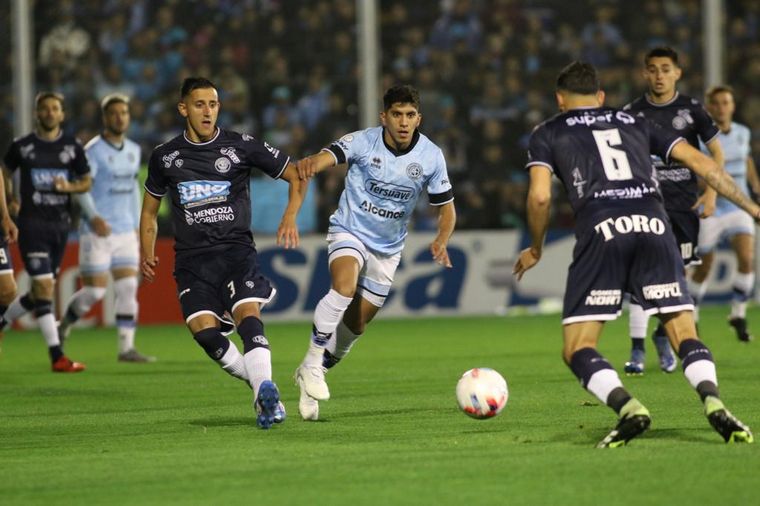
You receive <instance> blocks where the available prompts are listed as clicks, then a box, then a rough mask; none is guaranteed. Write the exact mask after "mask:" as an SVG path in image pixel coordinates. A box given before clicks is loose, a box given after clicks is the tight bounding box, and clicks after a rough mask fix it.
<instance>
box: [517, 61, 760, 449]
mask: <svg viewBox="0 0 760 506" xmlns="http://www.w3.org/2000/svg"><path fill="white" fill-rule="evenodd" d="M557 102H558V104H559V108H560V110H561V111H563V112H562V113H561V114H559V115H557V116H555V117H554V118H552V119H551V120H549V121H547V122H545V123H543V124H541V125H539V126H538V128H536V130H535V131H534V132H533V134H532V135H531V138H530V142H529V162H528V166H527V167H528V170H529V171H530V188H529V190H528V200H527V211H528V228H529V231H530V235H531V239H532V242H531V246H530V247H529V248H526V249H525V250H523V251H522V252H521V253H520V257H519V259H518V260H517V262H516V263H515V268H514V272H515V274H516V276H517V278H518V280H519V279H520V278H521V277H522V276H523V274H524V273H525V272H526V271H527V270H528V269H530V268H532V267H533V266H534V265H536V263H537V262H538V261H539V260H540V258H541V252H542V248H543V244H544V238H545V236H546V230H547V227H548V224H549V213H550V204H551V187H552V183H551V176H552V174H554V175H556V176H557V177H558V178H559V179H560V180H561V181H562V183H563V185H564V187H565V191H566V192H567V194H568V196H569V197H570V202H571V204H572V206H573V210H574V212H575V218H576V225H575V235H576V239H577V242H576V245H575V248H574V251H573V262H572V264H571V265H570V268H569V271H568V278H567V286H566V290H565V300H564V309H563V320H562V323H563V334H564V349H563V357H564V360H565V363H567V364H568V366H569V367H570V369H571V370H572V371H573V373H574V374H575V375H576V376H577V377H578V379H579V380H580V381H581V384H582V385H583V387H584V388H586V389H587V390H588V391H589V392H590V393H592V394H593V395H595V396H596V397H597V398H598V399H599V400H600V401H602V402H603V403H605V404H607V405H608V406H610V407H611V408H612V409H614V410H615V412H616V413H617V414H618V415H619V417H620V419H619V422H618V424H617V426H616V427H615V428H614V429H613V430H612V431H611V432H610V433H609V434H608V435H607V436H606V437H605V438H604V439H603V440H602V441H600V442H599V444H598V446H599V447H616V446H622V445H624V444H626V443H627V442H628V441H629V440H630V439H632V438H634V437H636V436H637V435H639V434H641V433H642V432H644V431H645V430H646V429H647V428H648V427H649V424H650V423H651V419H650V416H649V411H648V410H647V409H646V408H645V407H644V406H643V405H642V404H641V403H640V402H639V401H638V400H637V399H635V398H634V397H632V396H631V395H630V394H629V393H628V392H627V391H626V389H625V388H624V387H623V384H622V382H621V381H620V378H619V377H618V374H617V372H615V370H614V369H613V368H612V366H611V365H610V364H609V362H607V360H605V358H604V357H602V356H601V355H600V354H599V352H598V351H597V350H596V346H597V342H598V339H599V336H600V334H601V331H602V327H603V324H604V322H605V321H608V320H613V319H615V318H616V317H617V315H618V314H619V313H620V309H621V307H622V296H623V294H624V293H631V294H633V296H635V297H636V299H637V300H638V301H639V302H640V303H641V305H642V306H643V308H644V310H645V312H646V313H648V314H656V315H658V316H659V318H660V320H661V321H662V322H663V324H664V327H665V331H666V332H667V335H668V337H669V338H670V342H671V344H672V345H673V347H674V348H675V349H676V350H678V356H679V357H680V358H681V360H682V365H683V370H684V375H685V376H686V378H687V380H688V381H689V383H690V384H691V385H692V386H693V387H694V388H695V389H696V390H697V392H698V393H699V395H700V397H701V399H702V401H703V402H704V406H705V414H706V415H707V417H708V420H709V421H710V424H711V425H712V426H713V427H714V428H715V430H716V431H718V432H719V433H720V434H721V436H722V437H723V438H724V439H725V440H726V441H727V442H752V440H753V437H752V433H751V432H750V430H749V428H748V427H746V426H745V425H744V424H742V423H741V422H739V421H738V420H737V419H736V418H735V417H733V415H731V414H730V413H729V412H728V411H727V410H726V408H725V406H724V405H723V403H722V402H721V400H720V398H719V395H718V386H717V385H718V379H717V375H716V372H715V364H714V363H713V360H712V356H711V354H710V351H709V350H708V349H707V347H706V346H705V345H704V344H703V343H702V342H701V341H700V340H699V338H698V337H697V331H696V328H695V324H694V318H693V314H692V311H693V308H694V306H693V303H692V300H691V297H690V296H689V294H688V292H687V285H686V279H685V277H684V270H683V263H682V261H681V255H680V254H679V251H678V249H677V247H676V244H675V242H674V241H673V238H672V231H671V228H670V224H669V221H668V217H667V214H666V212H665V208H664V206H663V201H662V195H661V193H660V191H659V189H658V187H657V180H656V178H655V177H654V174H653V173H652V172H653V169H652V165H651V162H650V160H649V154H650V153H652V154H655V155H658V156H660V157H661V158H662V159H663V160H666V161H671V160H673V161H675V160H678V161H679V162H680V163H682V164H684V166H686V167H689V168H691V169H692V170H694V171H695V172H696V173H697V174H699V175H700V176H702V177H703V178H704V179H705V180H706V181H707V183H708V184H710V185H711V186H713V187H714V188H715V189H716V190H717V191H718V192H719V193H721V194H722V195H724V196H726V197H727V198H729V199H730V200H731V201H733V202H735V203H736V204H737V205H739V206H741V207H742V208H743V209H745V210H746V211H747V212H749V213H751V214H752V216H753V217H755V219H758V217H760V207H758V206H757V205H756V204H754V203H753V202H752V201H751V200H750V199H749V198H748V197H747V196H746V195H744V194H742V193H741V191H740V190H739V189H738V188H737V186H736V185H735V184H734V182H733V180H732V178H731V177H730V176H728V175H727V174H726V173H725V172H724V171H723V170H722V169H721V168H720V167H719V166H718V165H717V164H716V163H715V162H714V161H713V160H711V159H710V158H708V157H706V156H705V155H703V154H702V153H701V152H699V150H697V149H695V148H693V147H692V146H690V145H689V143H687V142H684V141H683V138H680V137H678V136H676V135H675V134H673V133H669V132H666V131H660V129H659V128H658V127H657V126H656V125H654V124H652V123H650V122H649V121H648V120H646V119H645V118H639V117H634V116H631V115H630V114H628V113H627V112H624V111H620V110H616V109H610V108H606V107H602V104H603V102H604V92H602V91H601V90H600V89H599V81H598V79H597V77H596V70H595V69H594V67H593V66H591V65H589V64H586V63H580V62H574V63H572V64H570V65H569V66H568V67H566V68H565V69H563V70H562V72H561V73H560V75H559V77H558V79H557Z"/></svg>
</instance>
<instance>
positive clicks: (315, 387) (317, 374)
mask: <svg viewBox="0 0 760 506" xmlns="http://www.w3.org/2000/svg"><path fill="white" fill-rule="evenodd" d="M367 255H368V253H367V250H366V248H365V247H364V245H363V244H362V243H361V242H360V241H359V240H358V239H357V238H355V237H354V236H352V235H351V234H344V233H341V234H331V235H330V236H329V237H328V262H329V267H330V279H331V287H330V291H329V292H327V294H326V295H325V296H324V297H322V299H321V300H320V301H319V303H317V307H316V309H315V310H314V321H313V325H312V332H311V337H310V340H309V348H308V350H307V351H306V355H305V356H304V359H303V361H302V362H301V365H300V366H299V367H298V369H297V370H296V382H297V383H298V385H299V386H300V387H301V389H302V391H303V393H305V394H306V395H308V396H309V397H311V398H313V399H316V400H327V399H329V398H330V389H329V388H328V387H327V383H326V382H325V369H324V368H323V367H322V358H323V355H324V351H325V346H326V345H327V343H328V341H329V340H330V338H331V337H332V335H333V333H334V332H335V329H336V328H337V327H338V324H339V323H340V321H341V320H342V319H343V313H345V312H346V309H348V306H349V304H350V303H351V301H352V300H353V298H354V294H355V293H356V285H357V282H358V280H359V273H360V271H361V270H362V269H363V268H364V265H365V262H366V258H367Z"/></svg>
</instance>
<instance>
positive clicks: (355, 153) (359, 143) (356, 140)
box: [325, 130, 367, 164]
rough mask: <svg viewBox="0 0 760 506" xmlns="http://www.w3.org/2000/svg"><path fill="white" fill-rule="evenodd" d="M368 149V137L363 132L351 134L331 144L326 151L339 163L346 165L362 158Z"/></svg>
mask: <svg viewBox="0 0 760 506" xmlns="http://www.w3.org/2000/svg"><path fill="white" fill-rule="evenodd" d="M366 149H367V136H366V134H365V133H364V132H363V131H362V130H359V131H358V132H351V133H350V134H346V135H344V136H343V137H341V138H340V139H338V140H336V141H334V142H333V143H332V144H330V145H329V146H328V147H327V148H325V150H326V151H329V152H330V153H332V154H333V156H334V157H335V161H336V162H337V163H339V164H340V163H346V162H350V161H351V160H353V159H355V158H357V157H359V156H361V155H362V154H363V153H364V152H365V151H366Z"/></svg>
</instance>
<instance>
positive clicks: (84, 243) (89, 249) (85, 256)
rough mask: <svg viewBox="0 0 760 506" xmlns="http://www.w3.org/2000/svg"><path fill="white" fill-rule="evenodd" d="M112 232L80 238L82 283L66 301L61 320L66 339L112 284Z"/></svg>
mask: <svg viewBox="0 0 760 506" xmlns="http://www.w3.org/2000/svg"><path fill="white" fill-rule="evenodd" d="M109 240H110V236H109V237H98V236H97V235H95V234H82V236H81V237H80V239H79V274H80V276H81V280H82V287H81V288H80V289H79V290H77V291H76V292H74V295H72V296H71V298H70V299H69V300H68V302H67V303H66V309H65V310H64V312H63V317H62V318H61V321H60V322H59V324H58V335H59V337H60V339H61V341H64V340H65V339H66V338H67V337H68V336H69V333H70V332H71V327H72V325H74V323H76V322H77V321H78V320H79V319H80V318H82V317H83V316H84V315H86V314H87V313H88V312H89V311H90V309H92V306H94V305H95V304H96V303H97V302H98V301H100V300H102V299H103V297H104V296H105V294H106V287H107V286H108V268H109V266H110V263H111V252H110V243H109Z"/></svg>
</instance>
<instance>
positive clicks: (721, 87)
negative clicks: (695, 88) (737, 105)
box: [705, 84, 734, 102]
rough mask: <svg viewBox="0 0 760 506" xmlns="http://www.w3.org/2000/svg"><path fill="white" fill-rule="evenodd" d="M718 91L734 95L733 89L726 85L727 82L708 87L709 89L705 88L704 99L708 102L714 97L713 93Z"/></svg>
mask: <svg viewBox="0 0 760 506" xmlns="http://www.w3.org/2000/svg"><path fill="white" fill-rule="evenodd" d="M718 93H729V94H731V97H733V96H734V89H733V88H732V87H731V86H729V85H727V84H719V85H717V86H712V87H710V89H709V90H707V93H705V99H706V100H707V101H708V102H709V101H710V100H712V99H713V98H715V95H717V94H718Z"/></svg>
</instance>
